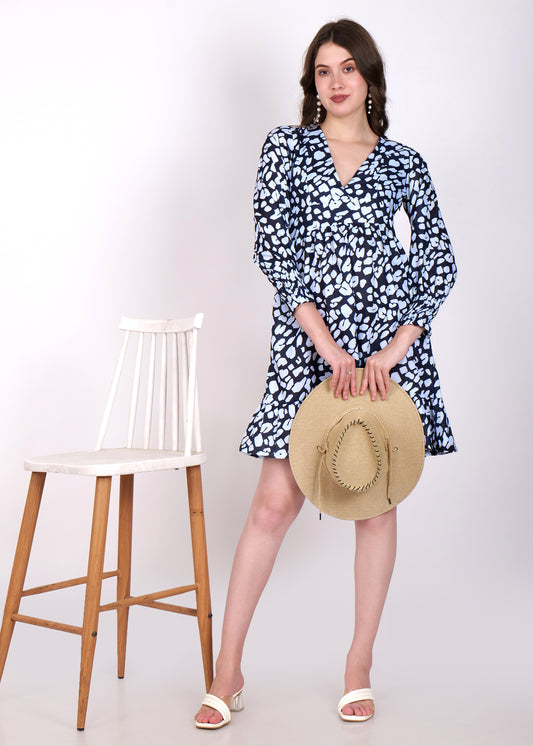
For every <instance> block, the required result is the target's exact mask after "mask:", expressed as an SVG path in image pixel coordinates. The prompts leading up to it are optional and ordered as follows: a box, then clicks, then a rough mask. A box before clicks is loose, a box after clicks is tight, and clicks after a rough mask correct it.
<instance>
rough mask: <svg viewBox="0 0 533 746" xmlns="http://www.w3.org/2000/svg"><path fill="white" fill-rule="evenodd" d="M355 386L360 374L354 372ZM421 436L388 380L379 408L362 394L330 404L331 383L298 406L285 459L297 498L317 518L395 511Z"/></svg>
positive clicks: (415, 464) (411, 475) (413, 476)
mask: <svg viewBox="0 0 533 746" xmlns="http://www.w3.org/2000/svg"><path fill="white" fill-rule="evenodd" d="M356 376H357V387H358V389H359V388H360V386H361V379H362V376H363V371H362V369H357V370H356ZM424 451H425V446H424V430H423V428H422V422H421V420H420V415H419V414H418V410H417V408H416V406H415V405H414V403H413V400H412V399H411V397H410V396H409V394H408V393H407V392H406V391H404V390H403V388H402V387H401V386H399V385H398V384H397V383H395V382H394V381H391V386H390V390H389V392H388V394H387V398H386V400H385V401H382V400H381V399H380V398H378V399H376V401H372V400H371V399H370V393H369V392H368V391H366V393H365V394H363V395H362V396H361V395H357V396H350V397H349V398H348V400H347V401H345V400H344V399H343V398H342V397H338V398H336V397H335V395H334V393H333V391H332V389H331V378H328V379H327V380H325V381H322V383H321V384H320V385H318V386H317V387H316V388H315V389H313V391H311V393H310V394H309V396H308V397H307V398H306V399H305V401H304V402H303V403H302V405H301V407H300V409H299V410H298V412H297V414H296V417H295V419H294V422H293V425H292V430H291V435H290V440H289V459H290V464H291V468H292V471H293V474H294V477H295V479H296V481H297V483H298V486H299V487H300V489H301V490H302V492H303V493H304V495H305V496H306V497H307V498H308V499H309V500H310V501H311V502H312V503H313V505H316V507H317V508H318V509H319V510H320V511H321V512H324V513H329V515H332V516H335V517H336V518H345V519H347V520H354V519H355V520H361V519H363V518H372V516H375V515H380V514H381V513H385V512H386V511H387V510H390V509H391V508H393V507H394V506H395V505H398V503H400V502H401V501H402V500H404V499H405V498H406V497H407V495H408V494H409V493H410V492H411V490H412V489H413V488H414V486H415V485H416V483H417V482H418V480H419V478H420V474H421V473H422V468H423V466H424Z"/></svg>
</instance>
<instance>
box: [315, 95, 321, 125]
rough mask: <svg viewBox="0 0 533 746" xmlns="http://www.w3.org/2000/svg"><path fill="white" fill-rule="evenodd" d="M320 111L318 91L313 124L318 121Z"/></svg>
mask: <svg viewBox="0 0 533 746" xmlns="http://www.w3.org/2000/svg"><path fill="white" fill-rule="evenodd" d="M321 113H322V103H321V101H320V97H319V95H318V93H317V94H316V114H315V124H319V123H320V114H321Z"/></svg>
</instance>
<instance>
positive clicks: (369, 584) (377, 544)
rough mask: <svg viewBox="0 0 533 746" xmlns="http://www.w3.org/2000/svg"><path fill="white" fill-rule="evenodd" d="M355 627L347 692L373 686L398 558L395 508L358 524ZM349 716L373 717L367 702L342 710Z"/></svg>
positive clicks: (348, 666) (355, 564) (346, 682)
mask: <svg viewBox="0 0 533 746" xmlns="http://www.w3.org/2000/svg"><path fill="white" fill-rule="evenodd" d="M355 537H356V539H355V541H356V545H355V563H354V574H355V628H354V636H353V641H352V644H351V647H350V650H349V651H348V656H347V658H346V672H345V681H344V683H345V691H346V692H348V691H350V690H352V689H363V688H367V687H370V668H371V666H372V648H373V645H374V640H375V638H376V634H377V631H378V626H379V620H380V618H381V612H382V611H383V606H384V604H385V598H386V597H387V591H388V589H389V583H390V579H391V576H392V570H393V568H394V560H395V558H396V508H394V509H393V510H389V511H388V512H387V513H383V514H382V515H379V516H376V517H375V518H369V519H367V520H365V521H356V523H355ZM343 712H344V713H345V714H346V715H370V714H371V713H372V712H373V705H372V702H371V701H369V700H365V701H363V702H358V703H357V704H355V703H354V704H351V705H346V707H344V708H343Z"/></svg>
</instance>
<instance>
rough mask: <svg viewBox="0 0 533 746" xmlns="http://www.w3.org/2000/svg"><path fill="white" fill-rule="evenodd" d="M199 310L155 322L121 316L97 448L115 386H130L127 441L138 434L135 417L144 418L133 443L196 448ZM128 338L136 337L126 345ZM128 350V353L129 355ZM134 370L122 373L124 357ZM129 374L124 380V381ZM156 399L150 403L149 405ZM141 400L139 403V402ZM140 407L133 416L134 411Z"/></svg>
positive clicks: (198, 444) (198, 445) (189, 450)
mask: <svg viewBox="0 0 533 746" xmlns="http://www.w3.org/2000/svg"><path fill="white" fill-rule="evenodd" d="M203 318H204V315H203V314H202V313H197V314H196V315H195V316H192V317H190V318H184V319H170V320H166V321H155V320H148V319H130V318H127V317H124V318H122V319H121V322H120V328H121V329H122V330H123V331H124V339H123V342H122V347H121V349H120V353H119V356H118V361H117V364H116V367H115V373H114V375H113V381H112V383H111V390H110V392H109V397H108V399H107V405H106V408H105V412H104V417H103V420H102V425H101V427H100V433H99V435H98V441H97V444H96V450H100V449H101V448H102V446H103V442H104V438H105V436H106V433H107V431H108V427H109V422H110V419H111V413H112V411H113V407H114V405H115V402H116V399H117V392H118V391H119V386H120V388H121V389H122V388H123V387H124V386H128V383H129V385H130V386H131V395H130V396H129V418H128V430H127V439H126V446H127V447H128V448H133V447H134V438H135V435H136V434H137V439H136V440H137V441H139V440H140V438H139V428H137V427H136V426H137V424H138V420H142V419H144V424H143V426H142V440H140V442H139V445H138V446H137V447H142V448H156V449H159V450H161V449H167V450H172V451H183V452H184V453H185V455H190V454H191V453H192V452H193V451H200V450H201V441H200V425H199V416H198V393H197V385H196V372H197V348H198V330H199V329H200V328H201V326H202V322H203ZM133 338H136V339H137V344H136V345H134V346H135V348H136V350H135V351H134V350H131V348H132V344H131V342H132V341H133ZM128 353H129V354H128ZM126 359H128V361H129V360H130V359H131V362H132V365H133V372H132V373H131V372H130V375H129V376H128V375H127V372H126V371H127V370H128V367H131V366H127V365H125V364H124V363H125V360H126ZM128 379H129V381H128ZM154 401H155V406H154ZM139 403H140V406H139ZM139 409H141V410H143V411H144V418H143V416H142V415H141V416H139V417H138V410H139Z"/></svg>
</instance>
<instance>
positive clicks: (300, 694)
mask: <svg viewBox="0 0 533 746" xmlns="http://www.w3.org/2000/svg"><path fill="white" fill-rule="evenodd" d="M171 616H172V615H171ZM152 622H153V620H152ZM19 627H21V625H19ZM157 627H158V625H156V631H157V634H156V635H155V636H154V635H153V632H154V625H153V623H152V624H151V625H148V624H147V620H146V619H145V618H140V619H138V620H137V622H136V623H135V624H133V625H131V630H130V640H129V645H130V648H129V651H128V652H129V662H128V668H127V672H126V677H125V679H123V680H118V679H117V678H116V676H115V675H114V670H113V667H114V651H113V644H114V640H113V630H112V628H111V624H110V623H109V622H107V623H105V624H102V625H101V629H100V633H99V637H101V639H99V648H97V653H96V658H95V668H94V673H93V680H92V685H91V694H90V699H89V708H88V717H87V725H86V729H85V731H84V732H78V731H77V730H76V727H75V720H76V707H77V666H78V660H77V655H78V652H79V649H78V641H77V639H76V640H72V639H65V636H62V635H58V634H57V633H50V632H47V631H45V630H40V629H35V628H32V629H30V628H24V629H17V630H16V632H15V636H14V639H13V644H12V648H11V651H10V655H9V657H8V661H7V664H6V669H5V673H4V678H3V681H2V683H1V686H0V713H1V714H0V746H30V745H31V746H37V745H38V746H45V745H48V744H53V745H54V746H82V745H85V744H86V745H87V746H126V745H127V746H141V744H142V745H143V746H145V744H147V743H152V744H158V745H160V746H167V745H168V746H170V745H177V744H180V746H188V745H189V744H191V746H192V745H194V746H196V744H200V743H203V744H205V743H206V742H207V741H209V742H210V743H212V742H214V741H216V743H217V744H218V745H219V746H226V745H229V744H232V745H234V746H237V745H239V746H271V745H272V744H276V745H279V746H292V745H293V744H305V746H329V744H339V745H340V744H352V743H357V744H361V746H389V745H390V746H404V745H405V746H419V745H420V746H450V744H453V746H478V745H479V746H502V744H508V745H509V746H526V744H527V745H528V746H529V744H531V742H532V740H531V739H532V733H531V731H532V723H531V701H530V700H531V687H530V685H529V686H528V684H527V682H526V681H525V680H524V681H523V682H519V681H516V680H515V681H510V680H509V674H508V672H505V671H502V672H501V677H500V676H498V672H497V671H494V675H493V676H490V677H487V675H486V672H484V671H483V670H480V671H478V672H476V671H475V670H473V671H470V672H467V671H463V672H461V673H460V675H458V676H457V677H454V676H453V675H450V673H451V672H450V671H449V670H448V671H444V669H443V666H442V665H440V664H439V663H437V664H436V666H435V668H434V670H432V668H433V667H432V665H431V662H430V660H428V659H426V660H425V661H423V660H420V661H419V663H418V664H417V665H413V666H412V667H410V669H408V670H407V669H406V670H399V668H398V667H394V669H393V670H391V669H390V667H389V666H388V665H386V662H385V661H381V664H380V665H379V666H375V671H374V676H373V686H374V689H375V693H376V716H375V717H374V719H373V720H371V721H369V722H367V723H344V722H342V721H341V720H340V719H339V718H338V716H337V713H336V702H337V699H338V697H339V696H340V694H341V693H342V692H340V691H339V686H338V684H339V681H338V676H337V674H338V666H337V665H333V662H332V661H331V662H328V660H327V659H326V658H324V657H318V656H313V655H312V654H307V655H303V654H302V648H301V646H300V645H299V644H298V645H296V646H292V648H291V646H289V645H287V646H284V645H283V644H282V641H281V640H280V641H278V644H275V645H274V646H273V650H272V654H269V655H266V654H264V653H263V655H261V651H260V649H259V646H256V645H255V644H252V645H251V648H252V649H251V652H250V655H249V656H248V657H249V659H250V658H251V659H252V660H251V661H249V663H253V665H250V666H249V667H250V669H251V670H250V674H248V675H247V686H246V688H245V709H244V711H242V712H240V713H235V714H234V716H233V720H232V723H231V724H230V725H229V726H228V727H225V728H223V729H222V730H219V731H213V732H205V731H198V730H196V729H195V727H194V725H193V721H192V716H193V713H194V712H195V709H196V708H197V706H198V704H199V701H200V699H201V687H202V680H201V672H200V665H199V650H198V649H197V644H196V639H195V637H194V636H192V633H191V634H189V635H188V636H187V639H185V640H183V639H182V640H181V642H176V639H175V636H174V633H173V632H172V629H171V623H170V622H162V623H161V626H160V627H159V629H158V628H157ZM150 630H151V632H152V636H151V637H150ZM104 633H105V635H106V636H107V639H104ZM436 653H437V654H436V658H435V659H436V661H442V659H441V658H440V657H439V655H438V650H437V651H436ZM498 680H499V681H498ZM497 681H498V684H496V683H495V682H497Z"/></svg>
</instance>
